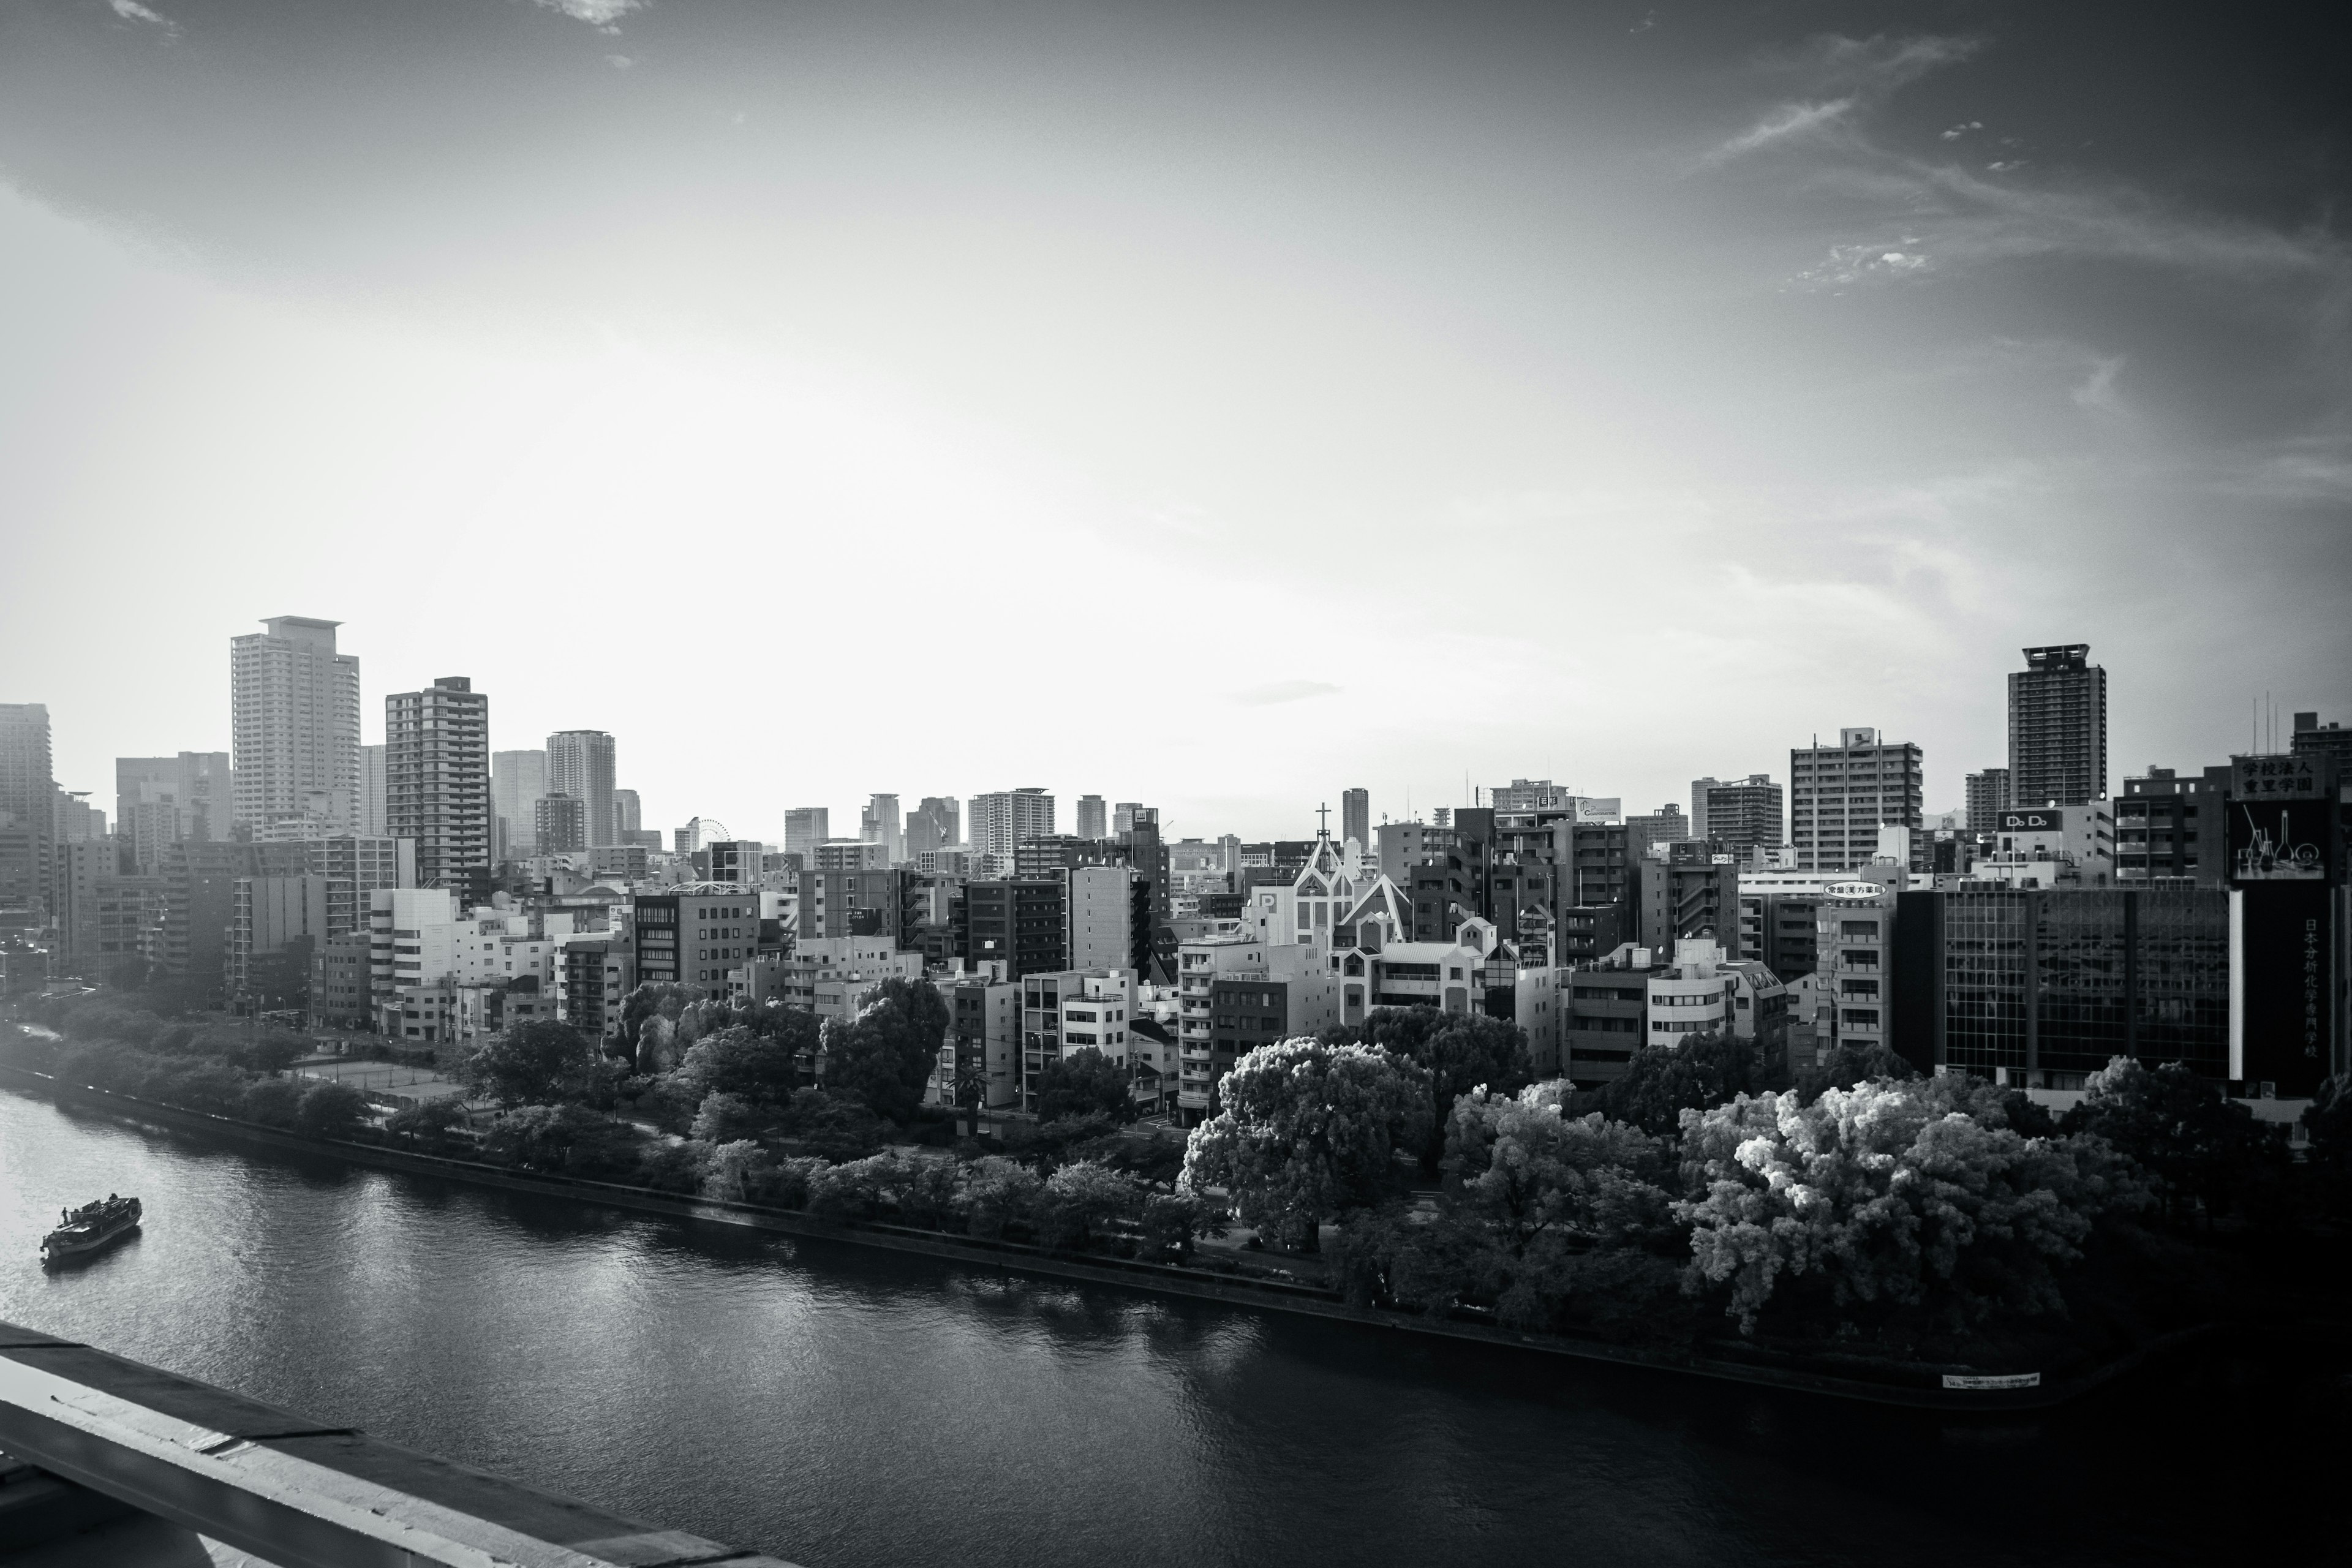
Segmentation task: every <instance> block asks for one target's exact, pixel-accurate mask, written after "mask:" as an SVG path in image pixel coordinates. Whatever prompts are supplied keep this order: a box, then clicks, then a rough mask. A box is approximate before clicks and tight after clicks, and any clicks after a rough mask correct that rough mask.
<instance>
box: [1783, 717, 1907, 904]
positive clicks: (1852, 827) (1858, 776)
mask: <svg viewBox="0 0 2352 1568" xmlns="http://www.w3.org/2000/svg"><path fill="white" fill-rule="evenodd" d="M1922 770H1923V763H1922V761H1921V753H1920V751H1919V748H1918V747H1917V746H1915V745H1912V744H1910V743H1908V742H1902V743H1897V742H1891V741H1882V740H1881V739H1880V738H1879V735H1878V731H1875V730H1864V729H1850V730H1841V731H1838V743H1837V744H1836V745H1834V746H1823V745H1820V744H1815V745H1811V746H1807V747H1804V748H1802V749H1801V750H1797V751H1792V752H1790V753H1789V846H1790V848H1791V849H1793V850H1794V851H1795V852H1796V862H1797V865H1796V868H1797V869H1798V870H1801V871H1842V870H1847V869H1850V868H1854V867H1859V866H1866V865H1868V864H1869V863H1870V862H1871V860H1872V859H1873V858H1874V857H1875V856H1876V854H1877V852H1878V841H1879V839H1878V829H1879V827H1880V826H1882V825H1893V826H1900V827H1905V828H1908V829H1910V830H1911V836H1912V846H1911V847H1912V852H1913V854H1914V855H1915V856H1916V857H1917V859H1916V860H1914V861H1913V862H1912V868H1914V869H1920V868H1924V861H1925V858H1926V856H1927V842H1928V841H1927V835H1926V834H1925V833H1924V832H1923V831H1921V829H1922V826H1923V821H1924V817H1925V811H1924V809H1923V806H1922V793H1923V792H1922V788H1921V782H1920V781H1921V773H1922Z"/></svg>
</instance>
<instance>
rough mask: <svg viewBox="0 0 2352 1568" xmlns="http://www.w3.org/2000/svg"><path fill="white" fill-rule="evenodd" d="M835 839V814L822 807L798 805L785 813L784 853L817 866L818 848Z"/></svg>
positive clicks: (803, 863) (809, 864)
mask: <svg viewBox="0 0 2352 1568" xmlns="http://www.w3.org/2000/svg"><path fill="white" fill-rule="evenodd" d="M831 837H833V812H832V810H831V808H830V807H827V806H822V805H796V806H794V807H793V808H792V809H791V810H790V811H787V812H786V813H784V853H785V854H787V855H798V856H800V857H801V864H802V865H803V866H813V865H814V864H816V847H817V846H818V845H820V844H823V843H824V842H825V841H826V840H827V839H829V838H831Z"/></svg>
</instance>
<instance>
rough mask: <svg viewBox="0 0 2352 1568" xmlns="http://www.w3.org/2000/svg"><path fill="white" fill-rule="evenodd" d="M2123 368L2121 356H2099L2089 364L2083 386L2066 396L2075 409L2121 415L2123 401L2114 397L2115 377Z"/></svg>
mask: <svg viewBox="0 0 2352 1568" xmlns="http://www.w3.org/2000/svg"><path fill="white" fill-rule="evenodd" d="M2123 368H2124V362H2123V356H2122V355H2120V354H2116V355H2101V356H2100V357H2099V358H2097V359H2095V360H2093V361H2092V362H2091V374H2089V375H2087V376H2085V377H2084V380H2083V384H2081V385H2080V386H2077V387H2075V388H2074V389H2073V390H2072V391H2071V392H2069V393H2068V394H2067V395H2068V396H2070V397H2072V398H2073V399H2074V406H2075V407H2077V408H2081V409H2086V410H2088V411H2089V412H2091V413H2093V414H2107V415H2116V414H2121V413H2122V412H2123V411H2124V405H2123V399H2122V398H2120V397H2118V396H2116V376H2117V375H2118V374H2121V373H2122V371H2123Z"/></svg>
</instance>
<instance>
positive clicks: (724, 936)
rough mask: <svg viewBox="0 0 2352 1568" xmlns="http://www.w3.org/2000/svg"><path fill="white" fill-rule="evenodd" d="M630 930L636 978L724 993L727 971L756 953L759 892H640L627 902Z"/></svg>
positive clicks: (719, 993) (726, 986) (742, 963)
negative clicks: (629, 902) (630, 901)
mask: <svg viewBox="0 0 2352 1568" xmlns="http://www.w3.org/2000/svg"><path fill="white" fill-rule="evenodd" d="M629 930H630V933H631V936H632V939H633V942H634V952H633V954H632V956H633V959H634V961H635V971H636V977H637V981H638V983H639V984H657V983H661V982H668V983H670V984H678V985H684V986H686V987H688V990H689V991H692V992H697V993H699V994H702V995H706V996H723V995H725V994H728V980H727V973H728V971H729V970H730V969H740V968H742V967H743V966H744V965H745V964H747V963H750V962H751V960H752V959H753V958H754V957H756V956H757V954H758V948H759V943H760V896H759V894H758V893H757V892H756V891H751V890H746V891H744V892H740V893H739V892H723V893H721V892H709V893H662V894H646V895H641V896H639V897H638V898H637V899H636V900H634V902H633V903H632V905H631V908H630V921H629Z"/></svg>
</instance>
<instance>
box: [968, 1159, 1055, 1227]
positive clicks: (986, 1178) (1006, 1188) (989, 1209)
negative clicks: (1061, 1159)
mask: <svg viewBox="0 0 2352 1568" xmlns="http://www.w3.org/2000/svg"><path fill="white" fill-rule="evenodd" d="M1044 1190H1045V1183H1044V1182H1043V1181H1041V1180H1039V1178H1038V1175H1037V1173H1036V1172H1034V1171H1033V1170H1031V1169H1029V1167H1027V1166H1026V1165H1023V1164H1020V1163H1017V1162H1014V1161H1012V1160H1008V1159H1006V1158H1004V1156H1003V1155H1002V1154H983V1155H982V1156H981V1157H980V1158H979V1159H977V1160H974V1161H973V1162H972V1163H971V1164H969V1165H966V1166H965V1167H964V1168H963V1180H962V1182H961V1184H960V1186H959V1188H958V1190H957V1193H956V1210H957V1212H958V1213H960V1214H961V1215H963V1219H964V1228H965V1229H967V1230H969V1231H971V1234H972V1235H974V1236H979V1237H1000V1236H1003V1234H1004V1231H1005V1227H1006V1226H1012V1225H1016V1224H1020V1223H1023V1222H1025V1221H1026V1220H1027V1219H1028V1218H1029V1215H1030V1211H1031V1210H1032V1208H1034V1206H1035V1205H1036V1202H1037V1194H1039V1193H1041V1192H1043V1191H1044Z"/></svg>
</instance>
